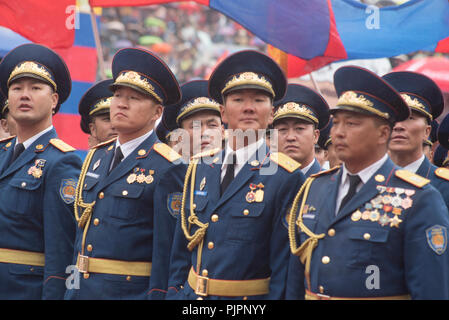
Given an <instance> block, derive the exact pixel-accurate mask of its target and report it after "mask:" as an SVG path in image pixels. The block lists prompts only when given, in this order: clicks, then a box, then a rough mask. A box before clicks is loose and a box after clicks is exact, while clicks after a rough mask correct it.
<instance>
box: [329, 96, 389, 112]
mask: <svg viewBox="0 0 449 320" xmlns="http://www.w3.org/2000/svg"><path fill="white" fill-rule="evenodd" d="M337 106H353V107H359V108H360V109H364V110H366V111H369V112H371V113H374V114H376V115H378V116H379V117H381V118H384V119H389V118H390V115H389V114H388V113H387V112H381V111H379V110H377V109H376V108H374V104H373V103H372V102H371V101H369V100H368V99H366V97H365V96H364V95H363V94H357V93H356V92H354V91H346V92H345V93H343V94H342V95H341V96H340V98H339V99H338V102H337Z"/></svg>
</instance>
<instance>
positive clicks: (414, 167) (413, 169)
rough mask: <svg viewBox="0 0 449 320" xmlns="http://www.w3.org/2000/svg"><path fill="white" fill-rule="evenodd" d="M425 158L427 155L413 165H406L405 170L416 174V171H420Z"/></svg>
mask: <svg viewBox="0 0 449 320" xmlns="http://www.w3.org/2000/svg"><path fill="white" fill-rule="evenodd" d="M424 158H425V155H422V156H421V158H419V159H418V160H416V161H413V162H412V163H409V164H408V165H406V166H405V167H404V169H405V170H408V171H410V172H413V173H416V171H418V169H419V167H420V166H421V164H422V163H423V161H424Z"/></svg>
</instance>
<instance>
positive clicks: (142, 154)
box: [137, 149, 147, 156]
mask: <svg viewBox="0 0 449 320" xmlns="http://www.w3.org/2000/svg"><path fill="white" fill-rule="evenodd" d="M146 153H147V152H146V151H145V149H140V150H139V151H137V154H138V155H139V156H144V155H145V154H146Z"/></svg>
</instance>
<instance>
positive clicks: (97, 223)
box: [94, 218, 100, 226]
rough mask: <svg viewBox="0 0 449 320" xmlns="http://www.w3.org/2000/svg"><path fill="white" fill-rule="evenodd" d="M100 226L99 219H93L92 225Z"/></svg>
mask: <svg viewBox="0 0 449 320" xmlns="http://www.w3.org/2000/svg"><path fill="white" fill-rule="evenodd" d="M99 224H100V219H98V218H95V219H94V225H96V226H98V225H99Z"/></svg>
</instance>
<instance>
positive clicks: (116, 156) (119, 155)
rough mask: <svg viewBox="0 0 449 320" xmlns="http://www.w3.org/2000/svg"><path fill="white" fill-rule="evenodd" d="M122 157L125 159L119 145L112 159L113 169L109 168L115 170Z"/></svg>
mask: <svg viewBox="0 0 449 320" xmlns="http://www.w3.org/2000/svg"><path fill="white" fill-rule="evenodd" d="M122 159H123V153H122V150H120V147H117V149H115V154H114V159H113V160H112V167H111V170H109V172H111V171H112V170H114V168H115V167H117V166H118V164H119V163H120V162H121V161H122Z"/></svg>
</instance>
